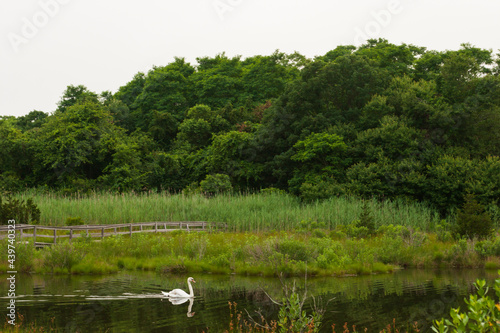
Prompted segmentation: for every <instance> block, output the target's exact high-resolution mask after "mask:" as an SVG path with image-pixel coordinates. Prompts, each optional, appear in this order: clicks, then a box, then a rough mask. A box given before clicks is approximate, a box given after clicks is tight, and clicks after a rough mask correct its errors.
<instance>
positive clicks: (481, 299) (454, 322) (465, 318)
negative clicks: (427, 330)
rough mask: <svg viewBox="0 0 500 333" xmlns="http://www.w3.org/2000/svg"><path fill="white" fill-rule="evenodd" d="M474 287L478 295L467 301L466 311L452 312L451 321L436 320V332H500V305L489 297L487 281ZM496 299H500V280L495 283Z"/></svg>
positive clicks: (456, 310)
mask: <svg viewBox="0 0 500 333" xmlns="http://www.w3.org/2000/svg"><path fill="white" fill-rule="evenodd" d="M474 286H475V287H476V289H477V295H470V296H469V299H468V300H467V299H465V303H466V304H467V309H466V311H465V312H464V311H460V308H453V309H451V310H450V317H451V320H449V319H445V318H443V319H441V320H436V321H435V322H434V325H433V327H432V329H433V331H434V332H438V333H446V332H450V333H452V332H457V333H458V332H498V331H499V330H500V305H499V304H497V303H496V302H495V300H494V299H492V298H490V296H488V295H487V293H488V291H489V288H488V287H486V281H485V280H476V283H475V284H474ZM494 290H495V293H496V298H497V299H498V298H499V297H500V279H497V280H496V281H495V286H494Z"/></svg>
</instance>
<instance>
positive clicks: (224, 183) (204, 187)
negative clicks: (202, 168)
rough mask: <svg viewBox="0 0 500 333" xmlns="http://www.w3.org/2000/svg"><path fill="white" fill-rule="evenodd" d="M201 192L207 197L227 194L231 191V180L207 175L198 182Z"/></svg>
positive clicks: (222, 176)
mask: <svg viewBox="0 0 500 333" xmlns="http://www.w3.org/2000/svg"><path fill="white" fill-rule="evenodd" d="M200 189H201V192H202V193H204V194H205V195H207V196H214V195H217V194H221V193H226V192H229V191H231V190H232V189H233V186H232V185H231V180H230V179H229V176H228V175H224V174H219V173H218V174H215V175H208V176H207V177H206V178H205V179H204V180H202V181H201V182H200Z"/></svg>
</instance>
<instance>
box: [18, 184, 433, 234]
mask: <svg viewBox="0 0 500 333" xmlns="http://www.w3.org/2000/svg"><path fill="white" fill-rule="evenodd" d="M18 196H19V197H20V198H25V197H26V198H27V197H32V198H33V201H34V203H36V204H37V205H38V207H39V208H40V211H41V217H40V220H41V221H40V222H41V224H43V225H64V224H65V221H67V220H68V218H71V217H74V216H78V217H79V218H81V220H82V221H85V224H89V225H94V224H116V223H134V222H155V221H167V222H168V221H209V222H225V223H227V224H228V225H229V227H230V228H231V230H233V231H239V232H242V231H251V232H260V231H270V230H285V231H287V230H295V229H298V228H300V223H301V221H304V220H307V221H315V222H317V223H321V224H322V225H324V226H326V228H327V229H334V228H335V227H337V226H339V225H349V224H351V223H353V221H357V220H359V219H360V217H361V216H362V214H363V205H366V206H367V207H368V209H369V210H370V212H371V214H372V217H373V223H374V224H375V228H378V227H379V226H381V225H386V224H394V225H404V226H407V227H411V228H413V229H417V228H419V229H421V230H433V228H434V226H435V225H436V224H437V223H438V221H439V218H438V215H437V213H436V212H435V211H434V210H432V209H430V208H429V207H427V206H425V205H423V204H419V203H406V202H405V203H403V202H399V201H388V200H387V201H384V202H378V201H375V200H370V201H367V202H364V201H363V200H360V199H356V198H352V197H335V198H330V199H327V200H322V201H317V202H313V203H308V204H306V203H302V202H300V200H299V199H298V198H296V197H294V196H292V195H288V194H284V193H279V192H268V193H258V194H257V193H251V194H221V195H218V196H215V197H211V198H207V197H205V196H203V195H199V194H191V195H184V194H175V195H172V194H168V193H153V192H151V193H145V194H135V193H123V194H116V193H91V194H88V195H82V196H78V195H77V196H72V197H64V196H60V195H56V194H52V193H39V192H36V191H33V190H31V191H27V192H25V193H21V194H18ZM365 209H366V207H365Z"/></svg>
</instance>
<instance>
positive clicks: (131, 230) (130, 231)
mask: <svg viewBox="0 0 500 333" xmlns="http://www.w3.org/2000/svg"><path fill="white" fill-rule="evenodd" d="M130 237H132V223H130Z"/></svg>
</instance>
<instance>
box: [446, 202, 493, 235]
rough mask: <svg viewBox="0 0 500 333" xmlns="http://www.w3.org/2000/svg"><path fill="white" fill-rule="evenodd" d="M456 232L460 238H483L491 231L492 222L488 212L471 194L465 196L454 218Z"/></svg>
mask: <svg viewBox="0 0 500 333" xmlns="http://www.w3.org/2000/svg"><path fill="white" fill-rule="evenodd" d="M455 223H456V231H457V233H458V234H459V235H460V236H465V237H469V238H473V237H479V238H485V237H488V236H489V235H491V233H492V231H493V222H492V220H491V217H490V215H489V213H488V212H486V211H485V210H484V207H483V206H482V205H481V204H480V203H479V202H478V201H476V199H475V196H474V195H473V194H470V193H469V194H467V195H466V196H465V202H464V204H463V206H462V208H461V209H460V210H459V211H458V213H457V217H456V222H455Z"/></svg>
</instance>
